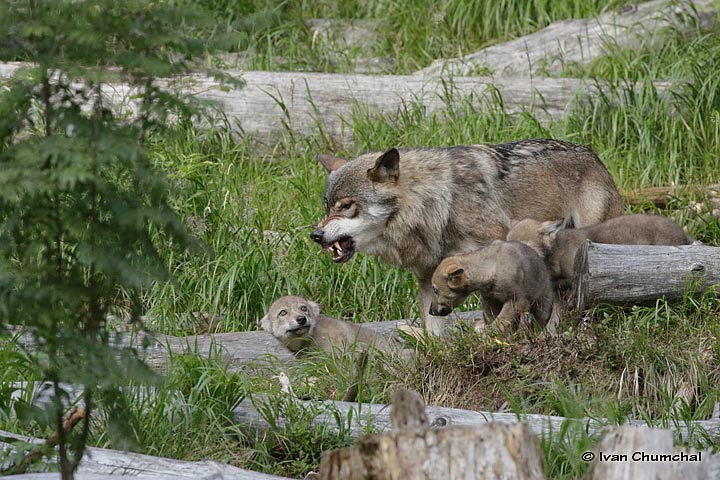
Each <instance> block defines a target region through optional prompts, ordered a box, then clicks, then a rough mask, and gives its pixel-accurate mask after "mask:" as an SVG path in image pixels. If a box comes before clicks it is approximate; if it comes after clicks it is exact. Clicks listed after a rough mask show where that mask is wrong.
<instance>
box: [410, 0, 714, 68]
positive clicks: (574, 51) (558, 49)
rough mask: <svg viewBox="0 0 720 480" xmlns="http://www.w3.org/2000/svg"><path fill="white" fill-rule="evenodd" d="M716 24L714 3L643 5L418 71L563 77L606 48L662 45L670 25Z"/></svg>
mask: <svg viewBox="0 0 720 480" xmlns="http://www.w3.org/2000/svg"><path fill="white" fill-rule="evenodd" d="M690 3H692V4H694V7H695V8H692V7H691V6H690ZM716 23H717V10H716V9H715V8H714V7H713V1H712V0H694V1H693V2H687V3H684V2H682V3H680V4H678V2H676V1H674V0H654V1H651V2H642V3H638V4H637V5H627V6H625V7H623V8H622V9H621V10H620V11H618V12H614V11H612V12H607V13H604V14H601V15H598V16H597V17H596V18H592V19H588V20H561V21H559V22H555V23H553V24H551V25H549V26H548V27H546V28H544V29H542V30H540V31H538V32H535V33H531V34H530V35H526V36H524V37H520V38H517V39H515V40H511V41H509V42H505V43H501V44H498V45H494V46H491V47H488V48H484V49H483V50H480V51H478V52H475V53H472V54H470V55H466V56H464V57H461V58H456V59H445V60H442V59H441V60H436V61H434V62H433V63H432V64H431V65H430V66H429V67H426V68H424V69H422V70H420V71H418V72H417V73H419V74H423V75H440V74H452V75H471V74H472V72H477V71H487V70H489V71H491V72H493V74H494V75H497V76H532V75H547V74H559V73H560V72H561V71H562V69H563V68H564V67H565V66H566V65H573V64H576V65H582V66H585V65H588V64H589V63H590V62H592V61H593V60H595V59H597V58H598V57H600V56H601V55H603V54H604V53H605V52H606V51H607V46H608V45H610V46H617V47H620V48H639V47H641V46H643V45H647V44H650V45H652V44H653V43H656V42H658V41H661V40H662V37H661V36H660V35H658V32H660V31H661V30H662V29H664V28H666V27H670V26H672V27H675V28H677V29H679V30H680V31H682V32H687V33H691V32H693V31H694V30H695V28H696V25H697V26H699V27H700V28H701V30H708V29H710V28H712V27H713V26H714V25H715V24H716Z"/></svg>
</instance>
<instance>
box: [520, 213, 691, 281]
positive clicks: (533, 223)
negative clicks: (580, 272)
mask: <svg viewBox="0 0 720 480" xmlns="http://www.w3.org/2000/svg"><path fill="white" fill-rule="evenodd" d="M507 239H508V240H512V241H518V242H523V243H526V244H527V245H529V246H530V247H532V248H533V249H534V250H535V251H536V252H538V254H539V255H540V256H542V257H544V258H545V262H546V263H547V265H548V267H549V269H550V275H551V276H552V278H553V279H554V280H555V281H556V282H557V283H558V284H559V285H560V286H568V284H569V282H570V281H571V280H572V278H573V269H574V264H575V256H576V255H577V252H578V250H580V247H582V244H583V243H584V242H585V240H590V241H593V242H596V243H614V244H621V245H690V244H691V243H693V239H692V238H690V236H689V235H688V234H687V233H685V231H684V230H683V229H682V228H681V227H679V226H678V225H676V224H674V223H673V222H672V221H671V220H670V219H668V218H666V217H661V216H659V215H624V216H621V217H617V218H612V219H610V220H608V221H606V222H603V223H600V224H597V225H591V226H589V227H584V228H565V221H564V220H557V221H546V222H539V221H537V220H532V219H525V220H521V221H519V222H517V223H515V224H514V225H513V227H512V228H511V229H510V231H509V232H508V235H507Z"/></svg>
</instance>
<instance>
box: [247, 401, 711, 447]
mask: <svg viewBox="0 0 720 480" xmlns="http://www.w3.org/2000/svg"><path fill="white" fill-rule="evenodd" d="M283 401H285V402H294V403H296V404H298V405H299V406H302V407H303V408H305V409H306V410H307V411H309V412H313V415H315V416H314V419H313V420H312V424H313V425H316V426H322V427H323V428H326V429H329V430H332V431H335V432H340V431H341V430H342V431H347V432H349V434H350V435H351V436H352V437H353V438H359V437H361V436H362V435H364V434H365V433H366V432H367V430H368V426H371V427H372V428H373V429H374V430H376V431H379V432H384V431H388V430H390V429H391V418H390V406H389V405H384V404H376V403H349V402H337V401H330V400H325V401H316V400H299V399H295V398H291V397H287V398H285V399H284V400H283ZM258 407H260V409H262V410H270V411H274V412H276V413H278V415H277V416H276V418H275V419H274V420H275V421H276V422H277V425H278V426H279V427H282V426H283V425H285V422H286V421H287V419H286V418H284V417H283V416H282V408H278V407H281V405H278V402H277V399H275V400H273V401H270V400H269V399H268V398H267V397H265V396H262V395H255V396H254V397H253V398H246V399H244V400H243V401H242V402H240V403H239V404H238V406H237V407H236V408H235V409H234V410H233V415H234V417H235V422H236V423H237V425H239V426H243V427H244V428H248V429H253V430H270V429H271V425H270V424H269V423H268V422H267V420H266V419H265V417H264V416H263V414H262V413H260V409H259V408H258ZM426 412H427V416H428V422H429V425H430V427H433V428H439V427H449V426H478V425H484V424H486V423H489V422H495V423H508V424H514V423H516V422H518V421H522V422H523V423H525V424H527V425H528V426H529V427H530V429H531V430H532V431H533V432H534V433H535V434H536V435H538V436H549V435H551V434H552V433H553V432H555V433H557V432H559V431H560V428H561V427H562V425H563V424H564V423H565V422H569V423H571V424H576V425H579V426H582V427H583V429H584V430H585V431H587V432H588V433H589V434H596V433H600V432H601V431H602V430H603V429H604V428H605V427H606V426H607V425H608V423H609V422H608V420H604V419H597V418H592V419H591V418H565V417H557V416H553V415H539V414H520V415H516V414H514V413H494V412H483V411H470V410H461V409H457V408H447V407H436V406H428V407H426ZM338 419H340V420H341V421H342V422H343V424H342V425H338ZM626 424H629V425H635V426H642V427H646V426H647V423H646V422H645V421H643V420H628V421H626ZM647 428H650V427H647ZM668 428H671V429H672V430H673V431H674V432H676V433H677V435H678V436H679V437H680V438H682V439H686V438H688V436H689V435H690V432H698V430H699V429H702V430H704V431H705V432H706V433H707V434H708V435H709V436H710V437H712V438H715V437H716V436H720V419H710V420H696V421H692V422H688V423H680V422H678V423H677V424H674V425H670V426H669V427H668Z"/></svg>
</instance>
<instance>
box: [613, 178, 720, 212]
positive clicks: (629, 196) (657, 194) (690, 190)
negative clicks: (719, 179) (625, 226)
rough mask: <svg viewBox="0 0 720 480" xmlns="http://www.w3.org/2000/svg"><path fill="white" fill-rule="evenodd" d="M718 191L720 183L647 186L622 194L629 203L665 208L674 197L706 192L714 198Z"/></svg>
mask: <svg viewBox="0 0 720 480" xmlns="http://www.w3.org/2000/svg"><path fill="white" fill-rule="evenodd" d="M718 191H720V184H713V185H677V186H662V187H646V188H641V189H639V190H625V191H623V192H621V194H622V196H623V200H624V201H625V203H627V204H628V205H642V204H647V203H651V204H653V205H655V206H656V207H660V208H663V207H666V206H667V204H668V202H669V201H670V200H671V199H672V198H673V197H679V196H683V195H697V194H706V195H708V196H709V197H711V199H714V198H716V197H718Z"/></svg>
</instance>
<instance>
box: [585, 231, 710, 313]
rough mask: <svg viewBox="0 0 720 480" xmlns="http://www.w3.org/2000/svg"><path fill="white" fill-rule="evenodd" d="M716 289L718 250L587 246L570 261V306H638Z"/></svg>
mask: <svg viewBox="0 0 720 480" xmlns="http://www.w3.org/2000/svg"><path fill="white" fill-rule="evenodd" d="M713 285H720V247H706V246H703V245H681V246H677V247H670V246H656V245H607V244H602V243H592V242H589V241H588V242H587V243H586V244H585V245H583V248H582V249H581V250H580V251H579V252H578V256H577V257H576V259H575V278H574V281H573V296H574V302H573V303H574V304H575V307H576V308H577V309H578V310H582V309H584V308H585V307H586V306H589V305H594V304H598V303H612V304H618V305H623V304H642V303H646V302H651V301H654V300H657V299H658V298H661V297H666V298H668V299H675V298H681V297H682V296H683V294H684V293H685V292H687V291H688V288H693V289H704V288H707V287H710V286H713Z"/></svg>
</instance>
